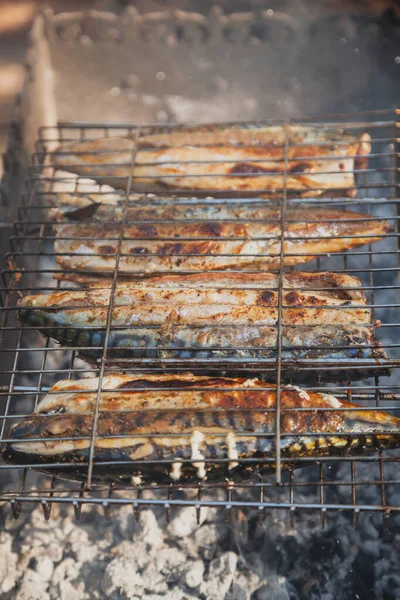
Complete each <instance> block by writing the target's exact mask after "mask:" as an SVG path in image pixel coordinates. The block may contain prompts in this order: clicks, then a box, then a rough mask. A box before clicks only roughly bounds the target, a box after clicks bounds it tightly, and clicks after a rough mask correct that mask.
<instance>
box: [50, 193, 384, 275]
mask: <svg viewBox="0 0 400 600" xmlns="http://www.w3.org/2000/svg"><path fill="white" fill-rule="evenodd" d="M118 210H121V209H118V207H112V206H109V207H103V208H102V214H103V216H104V215H108V217H110V219H111V221H113V219H114V218H115V219H118V216H121V213H120V212H119V213H118ZM113 214H114V217H113ZM106 220H107V222H101V223H99V222H91V221H89V222H87V223H86V222H85V223H63V224H57V225H55V235H56V240H55V246H54V247H55V253H56V260H57V262H58V263H59V265H60V266H61V267H62V268H63V269H66V270H80V271H86V272H90V271H97V272H99V271H100V272H102V273H103V274H105V273H107V272H108V273H110V274H112V273H113V272H114V269H115V266H116V254H117V251H118V243H119V237H120V234H121V223H120V222H118V220H117V221H116V222H115V223H114V222H108V219H106ZM388 231H389V226H388V224H387V222H386V221H384V220H379V219H377V218H372V217H370V216H368V215H364V214H360V213H356V212H352V211H345V210H338V209H333V208H328V207H318V208H317V207H313V206H312V205H300V204H299V205H297V204H295V205H290V206H288V208H287V211H286V227H285V240H284V252H285V257H284V265H285V266H291V265H297V264H302V263H305V262H309V261H311V260H313V259H314V258H315V257H316V256H318V255H320V254H325V253H331V252H340V251H343V250H347V249H350V248H355V247H357V246H360V245H363V244H367V243H372V242H376V241H378V240H380V239H381V238H382V237H384V236H385V235H386V233H387V232H388ZM123 234H124V238H123V240H122V243H121V257H120V259H119V263H118V268H119V273H120V274H121V275H123V274H137V275H142V274H144V275H148V274H149V273H152V272H153V273H154V272H170V271H186V272H188V271H202V270H214V269H223V268H238V269H241V268H244V267H248V266H251V267H252V268H253V269H267V270H273V269H276V268H278V267H279V265H280V249H281V210H280V208H279V207H278V206H277V205H276V204H272V203H268V202H267V203H264V204H262V203H252V202H249V203H244V202H241V203H222V204H221V203H214V204H210V203H201V204H199V205H198V206H196V205H195V204H184V205H181V204H179V203H178V204H177V203H175V204H170V205H164V204H159V205H155V206H147V207H134V206H130V207H128V209H127V215H126V221H125V226H124V231H123Z"/></svg>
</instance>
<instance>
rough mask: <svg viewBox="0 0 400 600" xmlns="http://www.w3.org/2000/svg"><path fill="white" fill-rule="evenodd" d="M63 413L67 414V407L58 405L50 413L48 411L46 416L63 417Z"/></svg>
mask: <svg viewBox="0 0 400 600" xmlns="http://www.w3.org/2000/svg"><path fill="white" fill-rule="evenodd" d="M63 413H65V406H62V405H58V406H53V407H52V408H50V409H49V410H48V411H46V412H45V413H44V414H46V415H62V414H63Z"/></svg>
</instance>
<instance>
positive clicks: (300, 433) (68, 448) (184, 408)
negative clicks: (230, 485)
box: [4, 374, 400, 484]
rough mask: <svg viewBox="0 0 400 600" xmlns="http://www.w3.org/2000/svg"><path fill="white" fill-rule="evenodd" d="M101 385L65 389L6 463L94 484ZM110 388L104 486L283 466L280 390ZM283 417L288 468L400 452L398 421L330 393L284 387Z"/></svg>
mask: <svg viewBox="0 0 400 600" xmlns="http://www.w3.org/2000/svg"><path fill="white" fill-rule="evenodd" d="M98 384H99V380H98V379H86V380H83V381H80V382H76V381H70V380H69V381H62V382H59V383H58V384H56V385H55V386H54V387H53V388H52V390H50V393H49V394H48V395H47V396H46V397H45V398H44V399H43V400H42V401H41V402H40V403H39V405H38V406H37V408H36V410H35V413H34V414H33V415H31V416H30V417H27V418H26V419H25V420H23V421H22V422H21V423H19V424H17V425H16V426H15V427H14V428H13V429H12V431H11V433H10V437H11V441H10V442H9V443H8V444H7V447H6V449H5V452H4V458H5V459H6V460H7V461H8V462H12V463H15V464H20V465H22V464H23V465H31V466H34V467H36V468H38V469H39V470H44V471H45V472H51V471H52V469H51V468H46V464H49V463H52V464H56V465H57V467H56V470H57V472H58V473H59V474H60V475H62V476H64V477H67V478H72V479H84V478H85V475H86V471H87V461H88V458H89V447H90V438H91V434H92V427H93V410H94V406H95V403H96V397H97V392H96V386H97V385H98ZM103 389H104V391H103V392H102V396H101V401H100V413H99V421H98V430H97V434H96V438H95V460H94V477H95V480H96V481H98V482H106V483H109V482H112V481H119V482H125V481H126V482H129V481H130V480H131V478H135V481H136V482H138V481H140V482H141V483H143V484H153V483H156V484H171V483H178V484H179V483H184V482H196V481H197V482H198V481H203V480H207V481H221V480H222V481H223V480H224V479H230V480H235V481H240V480H243V479H248V478H249V477H250V476H251V475H252V474H253V473H261V474H262V473H268V472H270V471H271V470H273V469H274V468H275V458H276V456H275V455H276V446H275V410H274V409H275V402H276V393H275V386H273V385H270V384H266V383H263V382H261V381H258V380H257V379H250V380H246V379H243V378H240V379H239V378H238V379H232V378H231V379H226V378H221V377H220V378H207V377H195V376H193V375H191V374H187V375H164V376H157V375H155V376H149V375H134V376H129V375H113V376H106V377H105V378H104V381H103ZM153 390H154V391H153ZM84 392H86V393H84ZM299 408H301V409H302V410H298V409H299ZM281 410H282V413H281V421H280V429H281V456H282V462H283V467H284V468H286V467H288V466H293V464H294V466H296V461H298V462H299V463H300V464H301V460H300V459H301V458H303V457H308V458H310V457H311V458H316V459H318V458H321V457H330V456H335V457H336V456H352V455H355V454H358V453H361V452H364V451H376V450H385V449H390V448H395V447H398V446H399V445H400V420H399V419H398V418H396V417H392V416H391V415H389V414H386V413H384V412H382V411H366V410H363V409H362V408H361V407H357V406H356V405H354V404H350V403H347V402H344V401H341V400H339V399H338V398H335V397H334V396H331V395H329V394H324V393H320V394H315V393H307V392H305V391H304V390H301V389H300V388H297V387H293V386H287V387H283V388H282V392H281ZM29 438H31V440H32V441H29ZM64 438H66V439H64ZM74 438H76V439H74ZM106 463H110V464H111V466H110V464H106ZM53 472H54V471H53Z"/></svg>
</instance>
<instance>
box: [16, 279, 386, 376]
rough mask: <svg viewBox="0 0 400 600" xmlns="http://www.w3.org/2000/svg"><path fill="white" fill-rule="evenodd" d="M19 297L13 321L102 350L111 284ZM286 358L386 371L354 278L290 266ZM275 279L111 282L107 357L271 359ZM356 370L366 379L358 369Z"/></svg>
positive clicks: (86, 349) (83, 349) (90, 351)
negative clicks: (293, 269)
mask: <svg viewBox="0 0 400 600" xmlns="http://www.w3.org/2000/svg"><path fill="white" fill-rule="evenodd" d="M99 285H100V282H99V281H97V282H96V285H94V286H92V287H90V288H88V289H85V290H62V291H56V292H53V293H50V294H38V295H31V296H25V297H23V298H21V299H20V300H19V303H18V304H19V318H20V319H21V320H22V321H24V322H26V323H28V324H29V325H31V326H33V327H37V328H38V329H39V330H40V331H41V332H42V333H43V334H45V335H46V336H48V337H52V338H54V339H56V340H57V341H58V342H60V343H61V344H64V345H67V346H72V347H77V348H78V349H79V351H80V353H81V354H82V355H83V356H85V357H89V358H98V357H99V356H101V355H102V352H103V344H104V342H105V335H106V324H107V315H108V310H109V308H108V307H109V302H110V297H111V287H110V285H108V286H106V287H96V286H99ZM282 286H283V289H282V322H283V328H282V348H281V356H282V358H284V359H286V360H289V361H290V360H292V361H295V360H298V359H315V360H317V359H321V360H331V361H338V360H343V359H347V362H349V359H350V362H349V364H348V366H347V369H349V370H352V369H356V368H357V364H356V363H357V360H355V361H354V360H353V361H351V359H360V360H362V359H363V360H367V361H368V360H369V361H371V364H369V369H371V370H372V371H374V370H375V369H378V370H379V371H380V374H382V373H383V372H384V371H385V373H387V368H385V362H386V361H387V357H386V354H385V352H384V350H383V348H382V347H381V346H380V344H379V342H378V341H377V340H376V338H375V334H374V328H375V327H374V324H373V323H372V321H371V319H372V317H371V310H370V309H369V308H368V307H367V306H366V297H365V294H364V292H363V290H362V287H361V283H360V280H359V279H358V278H357V277H352V276H349V275H344V274H338V273H307V272H305V273H301V272H292V273H288V274H286V275H284V277H283V280H282ZM278 298H279V277H278V276H277V275H274V274H272V273H259V274H249V273H219V272H216V273H203V274H198V275H187V276H179V275H171V276H168V277H167V276H165V277H150V278H147V279H146V280H142V281H136V282H125V283H120V284H118V285H117V287H116V289H115V293H114V298H113V307H112V318H111V328H110V334H109V336H108V354H109V356H110V357H113V358H156V359H171V358H179V359H181V360H186V359H192V358H199V359H205V358H215V359H221V360H222V359H237V360H241V359H275V358H276V357H277V336H278V318H279V310H278V304H279V302H278ZM362 375H363V376H364V377H365V376H367V375H368V371H363V373H362Z"/></svg>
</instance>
